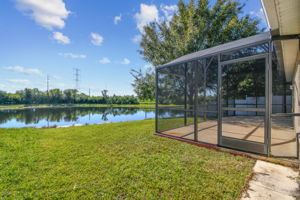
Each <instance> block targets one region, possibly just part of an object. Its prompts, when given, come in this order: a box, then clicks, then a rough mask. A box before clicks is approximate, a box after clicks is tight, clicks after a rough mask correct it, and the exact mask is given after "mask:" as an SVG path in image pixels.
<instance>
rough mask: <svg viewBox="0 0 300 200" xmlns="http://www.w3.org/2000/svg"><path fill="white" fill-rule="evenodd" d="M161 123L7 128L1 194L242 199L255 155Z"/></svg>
mask: <svg viewBox="0 0 300 200" xmlns="http://www.w3.org/2000/svg"><path fill="white" fill-rule="evenodd" d="M153 126H154V121H153V120H144V121H136V122H122V123H112V124H102V125H90V126H82V127H70V128H59V129H55V128H52V129H33V128H23V129H0V161H1V162H0V199H230V200H231V199H238V198H239V197H240V195H241V193H242V191H243V188H244V187H245V185H246V184H247V179H248V178H249V177H250V175H251V169H252V167H253V165H254V160H251V159H248V158H245V157H240V156H233V155H230V154H227V153H221V152H216V151H213V150H208V149H205V148H200V147H197V146H194V145H190V144H186V143H183V142H179V141H176V140H171V139H167V138H163V137H159V136H155V135H153V132H154V129H153Z"/></svg>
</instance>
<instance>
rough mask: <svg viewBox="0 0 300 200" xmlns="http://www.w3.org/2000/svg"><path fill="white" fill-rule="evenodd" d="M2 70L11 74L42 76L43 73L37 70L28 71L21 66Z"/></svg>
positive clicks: (28, 69)
mask: <svg viewBox="0 0 300 200" xmlns="http://www.w3.org/2000/svg"><path fill="white" fill-rule="evenodd" d="M4 69H6V70H8V71H12V72H17V73H22V74H27V75H36V76H43V73H42V72H41V71H40V70H39V69H30V68H24V67H21V66H9V67H4Z"/></svg>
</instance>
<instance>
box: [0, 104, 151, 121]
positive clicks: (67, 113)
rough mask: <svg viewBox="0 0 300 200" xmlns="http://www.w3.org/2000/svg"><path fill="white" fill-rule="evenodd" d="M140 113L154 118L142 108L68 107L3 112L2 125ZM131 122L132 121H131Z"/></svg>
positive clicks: (106, 118) (1, 115) (1, 116)
mask: <svg viewBox="0 0 300 200" xmlns="http://www.w3.org/2000/svg"><path fill="white" fill-rule="evenodd" d="M139 111H142V112H144V114H143V116H144V117H145V116H147V114H148V113H150V115H149V114H148V115H149V117H151V118H153V117H154V111H153V109H140V108H116V107H105V108H99V107H87V108H86V107H66V108H37V109H20V110H2V111H0V125H1V124H5V123H7V122H9V121H10V120H15V121H17V122H22V123H24V124H26V125H28V124H39V122H41V121H42V120H43V121H47V122H61V121H65V122H76V121H77V120H78V119H79V118H83V117H85V116H88V117H89V118H90V117H91V116H93V115H99V116H100V118H101V120H102V121H104V122H107V121H108V120H109V116H110V117H111V116H112V117H116V116H124V117H125V116H133V115H135V114H137V113H138V112H139ZM129 120H130V119H129Z"/></svg>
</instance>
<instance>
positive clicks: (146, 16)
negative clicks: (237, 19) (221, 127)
mask: <svg viewBox="0 0 300 200" xmlns="http://www.w3.org/2000/svg"><path fill="white" fill-rule="evenodd" d="M241 2H242V3H245V4H246V7H245V9H244V12H245V13H250V14H251V15H254V16H256V17H263V15H262V12H261V5H260V2H259V0H242V1H241ZM176 3H177V0H168V1H163V0H151V1H148V0H141V1H140V0H135V1H124V0H110V1H99V0H85V1H74V0H51V1H50V0H1V3H0V44H1V47H0V68H1V73H0V90H5V91H10V92H14V91H15V90H19V89H24V88H25V87H28V88H39V89H41V90H46V77H47V75H49V77H50V89H53V88H60V89H66V88H74V87H75V83H74V68H79V69H80V84H79V85H80V91H81V92H84V93H88V90H89V88H90V90H91V93H92V94H93V95H100V92H101V90H103V89H108V90H109V94H110V95H112V94H118V95H125V94H134V93H133V88H132V87H131V84H130V83H131V82H132V81H133V79H132V77H131V75H130V73H129V72H130V69H132V68H134V69H139V68H141V69H143V70H145V68H146V67H147V66H149V64H148V63H146V62H145V61H143V59H142V56H141V55H139V54H138V52H137V50H138V49H139V44H138V39H139V35H140V34H141V29H142V27H143V25H145V24H147V23H148V22H149V21H153V20H162V19H168V18H169V17H170V16H171V14H172V13H173V12H174V11H176V6H175V5H176ZM211 3H214V1H211Z"/></svg>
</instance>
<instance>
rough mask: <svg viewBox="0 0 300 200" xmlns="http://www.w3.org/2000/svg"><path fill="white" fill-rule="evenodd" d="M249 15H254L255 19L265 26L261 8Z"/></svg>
mask: <svg viewBox="0 0 300 200" xmlns="http://www.w3.org/2000/svg"><path fill="white" fill-rule="evenodd" d="M249 15H254V16H255V17H257V18H258V19H259V20H260V21H261V23H262V24H263V25H266V24H267V22H266V18H265V14H264V10H263V9H262V8H260V9H259V11H250V12H249Z"/></svg>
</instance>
